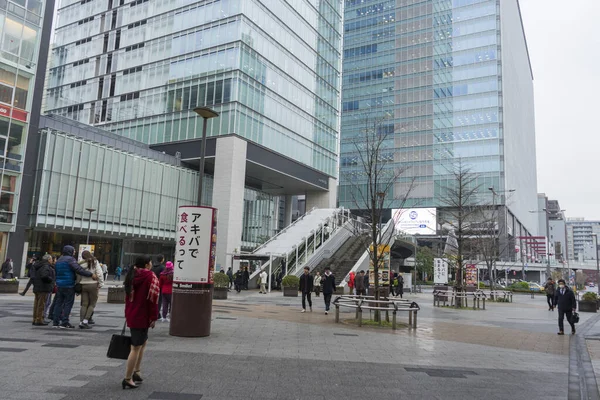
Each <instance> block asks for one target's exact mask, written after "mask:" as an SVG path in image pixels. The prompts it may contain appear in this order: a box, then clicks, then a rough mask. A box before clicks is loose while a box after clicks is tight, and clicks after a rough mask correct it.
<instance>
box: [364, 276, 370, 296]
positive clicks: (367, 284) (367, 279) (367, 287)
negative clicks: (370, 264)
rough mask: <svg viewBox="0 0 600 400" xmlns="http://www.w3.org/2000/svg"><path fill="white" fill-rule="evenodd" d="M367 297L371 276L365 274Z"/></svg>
mask: <svg viewBox="0 0 600 400" xmlns="http://www.w3.org/2000/svg"><path fill="white" fill-rule="evenodd" d="M364 278H365V296H368V295H369V274H367V273H365V277H364Z"/></svg>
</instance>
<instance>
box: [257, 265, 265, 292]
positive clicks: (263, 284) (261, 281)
mask: <svg viewBox="0 0 600 400" xmlns="http://www.w3.org/2000/svg"><path fill="white" fill-rule="evenodd" d="M266 287H267V273H266V271H265V270H264V269H263V271H262V272H261V273H260V292H258V293H264V294H267V289H266Z"/></svg>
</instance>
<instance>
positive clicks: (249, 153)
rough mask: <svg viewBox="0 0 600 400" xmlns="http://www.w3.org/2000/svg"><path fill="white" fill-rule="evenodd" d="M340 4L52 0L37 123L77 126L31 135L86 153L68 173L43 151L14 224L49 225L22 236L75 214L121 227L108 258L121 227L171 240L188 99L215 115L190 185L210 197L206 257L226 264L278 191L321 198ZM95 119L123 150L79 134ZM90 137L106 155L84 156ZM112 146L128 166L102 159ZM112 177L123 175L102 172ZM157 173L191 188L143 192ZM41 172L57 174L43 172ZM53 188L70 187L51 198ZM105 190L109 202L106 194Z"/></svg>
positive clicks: (337, 85)
mask: <svg viewBox="0 0 600 400" xmlns="http://www.w3.org/2000/svg"><path fill="white" fill-rule="evenodd" d="M342 6H343V3H342V2H341V1H340V0H321V1H316V0H285V1H284V0H274V1H270V2H268V4H267V3H265V2H264V1H258V0H195V1H193V0H166V1H163V0H134V1H129V0H85V1H79V0H77V1H74V0H63V1H62V2H61V3H60V5H59V6H58V10H57V15H58V20H57V21H56V25H55V26H56V30H55V37H54V47H53V49H52V54H51V57H50V65H49V68H48V74H47V77H46V78H47V79H46V93H45V98H44V102H45V111H46V112H47V113H48V115H50V116H51V117H49V119H47V120H46V122H48V121H49V120H50V119H55V120H57V121H60V120H61V119H63V122H60V123H61V124H63V125H69V124H67V123H66V122H64V119H69V120H72V121H75V122H76V123H78V124H82V125H84V124H85V125H87V126H88V127H89V126H90V125H91V126H93V128H89V129H88V128H85V127H67V126H63V127H62V128H61V127H58V128H53V129H51V131H48V132H46V131H43V128H42V127H41V126H40V132H42V135H45V136H44V137H46V136H47V137H48V138H49V139H47V140H44V141H43V143H39V145H38V146H37V148H39V149H41V150H42V151H44V152H45V153H44V154H47V153H48V152H51V149H53V148H55V147H56V145H54V146H55V147H52V146H51V143H55V142H56V143H58V142H59V141H65V143H68V144H69V146H70V145H71V144H72V145H73V146H75V147H74V148H79V147H80V148H81V149H83V148H87V147H89V149H90V150H89V152H90V153H89V154H90V156H89V157H83V161H82V162H88V163H90V166H87V169H86V171H88V172H89V171H92V172H93V177H86V178H85V180H82V179H80V178H78V177H77V175H76V174H78V173H80V172H77V170H76V169H74V168H73V164H72V163H71V164H69V165H68V166H67V167H66V168H67V170H68V171H65V170H64V169H65V164H60V163H58V164H55V163H51V162H50V161H48V160H49V158H48V156H47V155H46V156H45V157H44V164H43V168H41V167H40V168H38V170H37V171H36V176H40V174H41V176H42V178H38V181H39V186H37V187H36V188H39V190H40V193H39V194H40V199H39V200H37V203H36V204H32V205H31V206H30V207H28V209H29V210H30V215H29V220H30V221H33V222H30V226H31V225H33V226H36V227H39V229H41V230H47V231H50V232H51V233H54V234H58V233H60V234H61V235H63V236H61V237H60V238H58V237H54V238H52V237H51V235H50V236H48V235H46V234H45V233H44V234H29V235H28V236H27V237H26V239H25V240H27V239H28V240H29V241H30V242H31V243H30V248H32V249H33V248H40V249H41V248H43V247H44V246H46V247H56V248H58V247H59V242H61V241H62V242H65V241H73V242H77V240H80V238H75V237H68V238H66V239H65V237H64V235H65V234H69V232H70V231H72V230H74V231H81V230H82V229H83V230H85V225H86V223H90V221H91V231H92V237H97V238H109V239H111V240H113V239H118V240H123V241H124V242H123V243H122V245H121V243H120V242H111V243H110V247H111V248H112V249H114V250H111V254H112V255H110V257H109V258H110V259H111V260H113V258H114V254H115V253H118V252H119V251H121V252H123V253H124V254H125V255H127V254H136V253H137V252H138V251H141V250H140V249H142V247H140V246H142V245H141V244H136V243H135V242H136V241H138V242H139V241H142V242H143V241H146V242H149V243H150V242H152V241H156V242H157V243H160V244H161V246H163V249H162V250H160V251H165V250H164V244H165V243H167V244H168V246H171V245H173V246H174V237H175V234H174V233H175V232H174V229H175V227H174V221H175V219H174V215H175V214H174V213H175V212H176V206H177V205H181V204H182V203H183V204H188V205H189V204H195V203H196V198H195V196H196V193H197V183H196V182H197V179H196V178H194V176H196V177H197V174H198V172H197V168H198V165H199V162H198V161H199V157H200V146H199V138H200V137H201V136H202V118H200V117H199V116H198V115H197V114H196V113H195V112H194V111H193V110H194V108H196V107H201V106H205V107H210V108H212V109H213V110H215V111H216V112H217V113H219V116H218V117H217V118H213V119H210V120H208V126H207V134H208V144H207V147H206V152H207V155H206V164H205V170H204V171H203V172H204V173H205V174H206V175H205V176H206V179H204V185H205V188H204V190H203V198H202V204H205V205H215V207H218V209H219V220H218V221H219V222H218V226H217V230H218V232H219V241H218V243H217V264H221V265H228V266H229V265H230V263H232V262H233V261H232V254H233V253H237V252H239V251H243V250H246V251H248V250H252V249H253V248H254V247H256V246H257V245H258V244H260V243H262V242H264V241H266V240H267V239H268V238H269V237H271V236H273V235H274V234H275V233H276V231H277V229H279V228H281V226H279V225H278V220H280V219H282V218H280V217H279V215H278V213H279V210H280V203H281V202H282V201H283V199H286V201H289V202H291V197H292V196H293V195H307V198H308V199H309V204H311V206H325V207H328V206H329V207H330V206H332V205H333V206H335V195H336V189H337V187H336V185H337V181H336V178H337V168H338V151H339V144H338V142H339V123H340V104H341V103H340V89H341V51H342V48H341V46H342V41H341V35H342V15H341V12H342ZM96 128H97V129H102V130H103V131H104V132H107V131H108V132H110V134H112V135H115V137H114V138H113V139H114V140H113V139H111V140H113V142H114V143H116V144H117V145H116V146H117V148H120V149H121V150H123V149H127V148H129V147H128V146H133V147H131V150H129V151H127V150H123V151H125V153H129V154H127V155H124V154H122V152H121V151H116V152H112V151H110V150H108V149H106V148H105V146H110V145H109V144H107V143H104V144H102V145H93V146H92V145H88V144H85V143H87V141H88V140H91V141H92V142H97V141H98V140H99V139H98V140H97V139H94V135H95V134H94V133H93V129H96ZM78 130H81V135H80V134H78V133H77V132H78ZM84 131H86V132H87V133H85V132H84ZM61 132H62V133H61ZM110 134H109V135H108V136H110ZM48 135H50V136H48ZM69 135H75V136H76V137H78V139H69V138H68V137H69ZM90 135H91V136H90ZM88 136H90V137H91V138H90V137H88ZM100 136H102V134H101V133H98V137H100ZM50 138H55V139H50ZM128 141H135V144H128ZM100 142H102V140H100ZM120 142H123V143H125V144H122V143H120ZM48 143H50V144H48ZM77 146H79V147H77ZM82 146H83V147H82ZM90 146H91V147H90ZM119 146H121V147H119ZM144 146H146V148H147V149H146V150H144ZM93 149H96V150H97V151H98V152H99V153H98V154H100V153H102V154H105V153H106V154H107V155H108V154H110V157H112V158H111V159H114V160H113V161H111V159H106V160H102V158H103V156H100V155H98V156H95V157H92V156H91V155H92V153H94V151H96V150H93ZM140 149H142V150H140ZM86 151H87V150H86ZM137 151H142V152H143V153H144V154H145V152H146V151H151V152H150V153H148V154H146V155H144V154H137V153H136V152H137ZM152 151H153V152H154V153H152ZM155 153H156V154H162V153H165V155H166V156H170V157H172V160H176V163H178V164H177V165H176V168H174V167H173V166H171V165H169V162H171V163H172V162H173V161H172V160H171V161H169V162H167V163H166V164H164V163H162V164H161V163H157V162H155V161H152V159H153V157H156V154H155ZM94 154H95V153H94ZM144 157H146V158H148V159H146V158H144ZM121 158H123V159H124V160H126V161H123V162H127V163H128V165H129V168H133V169H131V170H127V169H116V170H115V169H114V168H121V167H122V165H121V162H122V160H121ZM159 158H160V157H159ZM136 159H138V161H137V162H138V164H137V165H138V167H135V164H134V161H135V160H136ZM94 160H96V161H94ZM144 160H145V161H144ZM64 162H65V163H66V162H67V161H64ZM99 162H102V163H104V164H102V165H103V166H100V164H98V163H99ZM91 165H95V166H96V167H95V168H93V169H90V168H91ZM141 165H144V166H145V167H143V168H142V167H141ZM107 168H108V169H107ZM140 168H141V169H140ZM142 170H144V171H146V172H145V173H146V175H143V173H142V172H140V171H142ZM81 173H82V174H83V173H84V172H83V170H82V172H81ZM123 174H124V175H125V176H126V177H125V178H123ZM140 174H142V175H140ZM160 174H163V175H160ZM173 174H175V175H173ZM172 175H173V176H172ZM114 176H117V177H120V178H123V179H125V181H123V182H120V183H118V182H113V181H112V180H113V178H114ZM157 176H164V177H165V178H164V179H163V181H162V183H163V184H165V185H167V186H169V185H170V186H172V185H174V182H175V180H174V179H175V177H176V176H180V177H182V178H181V181H180V184H179V187H180V188H183V187H185V190H186V192H185V193H188V194H189V195H190V196H191V197H190V196H187V195H186V196H183V197H181V196H180V197H174V196H175V194H174V192H173V190H172V189H173V188H172V187H170V186H169V187H170V189H168V190H166V189H165V190H166V192H164V190H159V188H158V187H156V185H157V184H158V183H157V181H156V177H157ZM184 176H185V177H186V178H185V179H183V177H184ZM56 177H60V178H59V181H58V182H60V183H59V184H47V182H48V180H53V182H57V181H56V180H55V179H56ZM136 177H137V178H136ZM84 181H85V182H86V183H85V185H93V187H94V190H89V191H83V192H88V193H86V194H85V196H88V197H89V198H88V197H83V194H82V195H79V193H78V191H81V190H82V189H81V185H84ZM74 182H78V183H77V184H78V185H79V186H77V188H78V189H77V190H75V189H74V187H75V186H74V185H75V183H74ZM91 182H93V184H92V183H91ZM44 185H46V186H44ZM115 185H116V186H115ZM195 185H196V186H195ZM55 186H58V188H55ZM61 186H66V187H67V189H68V193H69V194H68V196H75V197H73V198H71V197H69V198H68V199H66V200H65V199H63V198H62V197H61V196H63V195H65V194H64V193H63V192H62V191H61V189H60V187H61ZM149 186H154V187H149ZM165 187H166V186H165ZM36 190H37V189H36ZM144 190H147V191H144ZM54 191H56V193H55V192H54ZM72 191H74V192H75V194H73V193H72ZM83 192H82V193H83ZM112 192H114V193H115V195H116V196H117V197H119V195H120V196H123V201H122V202H120V203H118V204H116V205H115V204H113V205H110V204H108V203H107V202H106V199H107V198H112V196H111V194H110V193H112ZM61 202H66V203H65V204H66V207H63V206H64V205H65V204H62V203H61ZM89 202H92V203H94V202H96V203H97V204H98V207H95V208H96V209H97V210H99V211H96V212H94V213H93V214H92V215H91V219H90V215H86V213H85V211H84V210H85V207H83V208H82V204H83V203H89ZM80 203H81V204H80ZM86 207H87V206H86ZM284 209H285V210H287V207H284ZM55 210H56V211H57V212H58V214H57V215H56V216H55V215H54V211H55ZM100 210H101V211H100ZM124 216H126V217H124ZM63 219H66V220H67V222H66V223H64V224H63ZM283 219H285V220H290V219H291V218H287V217H286V218H283ZM46 221H48V222H46ZM37 229H38V228H36V230H37ZM73 234H77V232H74V233H73ZM103 246H104V247H106V248H107V247H108V246H109V244H108V242H107V243H104V245H103ZM168 246H167V247H168ZM119 249H121V250H119ZM135 249H138V250H135ZM15 251H16V252H18V251H19V250H18V249H16V250H15ZM144 251H145V252H149V253H150V254H155V253H156V251H159V247H156V246H155V247H152V248H148V249H146V250H144ZM122 259H125V260H126V259H127V257H124V258H122Z"/></svg>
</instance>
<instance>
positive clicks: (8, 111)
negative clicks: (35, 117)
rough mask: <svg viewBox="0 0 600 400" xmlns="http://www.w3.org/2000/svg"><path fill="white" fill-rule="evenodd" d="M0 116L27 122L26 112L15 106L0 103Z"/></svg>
mask: <svg viewBox="0 0 600 400" xmlns="http://www.w3.org/2000/svg"><path fill="white" fill-rule="evenodd" d="M0 116H2V117H8V118H11V117H12V118H13V119H16V120H19V121H23V122H27V112H26V111H23V110H19V109H17V108H12V107H9V106H5V105H0Z"/></svg>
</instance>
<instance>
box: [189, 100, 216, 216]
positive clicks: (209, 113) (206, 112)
mask: <svg viewBox="0 0 600 400" xmlns="http://www.w3.org/2000/svg"><path fill="white" fill-rule="evenodd" d="M194 112H195V113H196V114H198V115H199V116H201V117H202V119H203V120H204V121H203V124H202V146H201V148H200V166H199V167H198V170H199V171H200V178H199V179H198V185H199V186H198V202H197V203H198V205H199V206H201V205H202V184H203V180H204V159H205V156H206V126H207V122H208V120H209V119H210V118H215V117H218V116H219V113H217V112H215V111H213V110H212V109H210V108H208V107H197V108H194Z"/></svg>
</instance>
